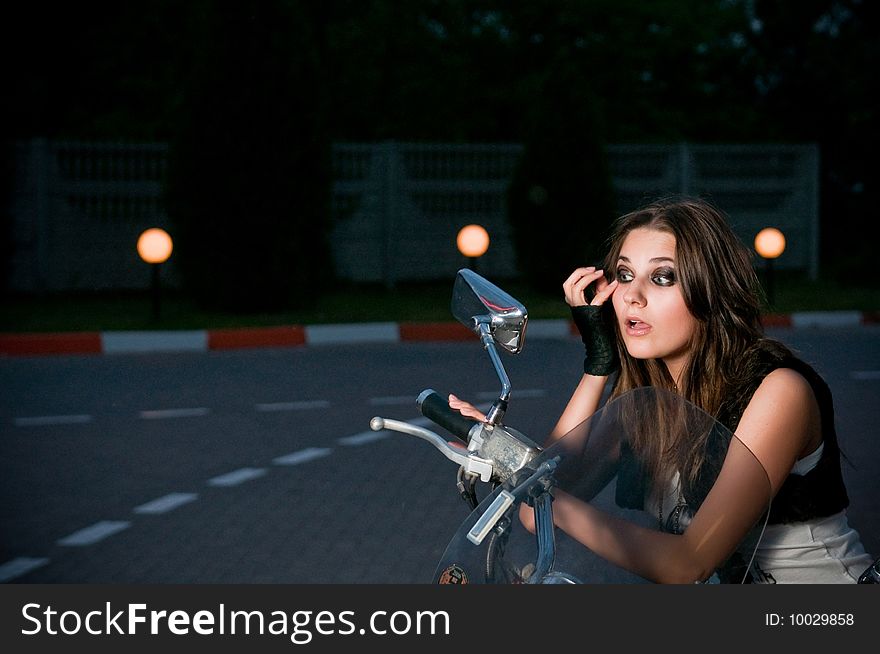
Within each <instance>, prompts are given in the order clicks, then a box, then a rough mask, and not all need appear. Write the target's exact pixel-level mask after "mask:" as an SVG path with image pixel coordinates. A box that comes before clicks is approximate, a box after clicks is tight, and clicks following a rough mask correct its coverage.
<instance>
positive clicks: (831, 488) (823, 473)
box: [718, 350, 849, 524]
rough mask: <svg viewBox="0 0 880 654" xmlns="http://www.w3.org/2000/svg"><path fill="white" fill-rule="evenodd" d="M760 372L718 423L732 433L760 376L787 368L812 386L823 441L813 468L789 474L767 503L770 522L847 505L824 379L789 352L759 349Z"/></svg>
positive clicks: (795, 519) (824, 513) (831, 406)
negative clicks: (768, 503)
mask: <svg viewBox="0 0 880 654" xmlns="http://www.w3.org/2000/svg"><path fill="white" fill-rule="evenodd" d="M761 358H762V360H761V363H762V367H761V371H760V374H759V375H757V376H756V377H755V378H753V379H752V380H750V382H749V383H748V385H747V387H746V392H745V393H742V394H737V395H738V397H739V398H741V399H740V400H739V401H738V402H736V403H735V404H734V405H733V406H727V407H724V408H723V409H722V411H721V413H720V414H719V416H718V420H719V422H721V423H722V424H724V425H726V426H727V427H728V428H729V429H730V430H731V431H733V432H736V428H737V426H738V425H739V420H740V418H741V417H742V414H743V412H744V411H745V408H746V406H747V405H748V403H749V401H750V400H751V399H752V396H753V395H754V394H755V391H756V390H757V389H758V386H760V384H761V382H762V381H764V378H765V377H766V376H767V375H769V374H770V373H771V372H773V371H774V370H777V369H779V368H790V369H792V370H794V371H795V372H797V373H798V374H800V375H801V376H802V377H803V378H804V379H806V380H807V382H808V383H809V384H810V387H811V388H812V389H813V394H814V395H815V396H816V401H817V402H818V404H819V417H820V421H821V432H822V442H823V443H824V444H825V446H824V449H823V451H822V456H821V457H820V458H819V462H818V463H817V464H816V467H815V468H813V469H812V470H810V471H809V472H808V473H807V474H805V475H795V474H789V475H788V477H787V478H786V480H785V482H784V483H783V484H782V487H781V488H780V489H779V492H778V493H777V494H776V497H774V498H773V502H772V503H771V505H770V517H769V519H768V522H769V523H770V524H779V523H786V522H803V521H804V520H810V519H812V518H821V517H825V516H829V515H833V514H835V513H838V512H840V511H842V510H843V509H845V508H846V507H847V506H849V497H848V496H847V494H846V487H845V486H844V483H843V473H842V471H841V467H840V456H841V455H840V446H839V445H838V443H837V431H836V430H835V428H834V404H833V401H832V398H831V389H829V388H828V384H826V383H825V380H823V379H822V377H821V376H820V375H819V373H817V372H816V371H815V370H813V368H812V367H810V366H809V365H808V364H807V363H805V362H803V361H801V360H800V359H798V358H797V357H794V356H792V355H791V354H789V353H784V352H779V351H772V350H770V351H767V350H765V351H762V352H761Z"/></svg>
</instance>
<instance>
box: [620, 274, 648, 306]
mask: <svg viewBox="0 0 880 654" xmlns="http://www.w3.org/2000/svg"><path fill="white" fill-rule="evenodd" d="M625 288H626V290H625V291H624V293H623V301H624V302H626V303H627V304H636V305H639V306H644V304H645V294H644V293H643V292H642V286H641V284H640V283H639V282H636V281H635V280H633V281H632V282H630V283H629V284H627V285H626V287H625Z"/></svg>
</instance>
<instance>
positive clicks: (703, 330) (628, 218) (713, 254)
mask: <svg viewBox="0 0 880 654" xmlns="http://www.w3.org/2000/svg"><path fill="white" fill-rule="evenodd" d="M638 228H648V229H655V230H659V231H662V232H666V233H669V234H671V235H672V236H674V237H675V259H676V277H677V280H678V284H679V286H680V289H681V293H682V296H683V297H684V301H685V305H686V306H687V308H688V310H689V311H690V313H691V315H693V317H694V318H695V319H696V324H697V327H696V329H695V331H694V334H693V336H692V338H691V341H690V343H689V351H690V352H691V356H690V357H688V360H687V362H686V363H685V367H684V369H683V370H682V374H681V379H680V380H679V387H678V388H676V385H675V383H674V382H673V379H672V377H671V376H670V374H669V372H668V370H667V368H666V365H665V364H664V363H663V362H662V361H661V360H659V359H636V358H634V357H632V356H630V355H629V354H628V352H627V350H626V347H625V345H624V343H623V339H622V337H621V334H620V323H619V321H617V320H615V321H614V323H615V325H616V329H615V337H616V341H617V349H618V354H619V355H620V362H621V370H620V374H619V376H618V378H617V381H616V383H615V386H614V389H613V391H612V397H617V396H619V395H621V394H623V393H625V392H626V391H629V390H632V389H634V388H638V387H641V386H654V387H657V388H663V389H667V390H670V391H676V392H678V393H680V394H681V395H683V396H684V397H685V398H686V399H688V400H690V402H692V403H693V404H695V405H696V406H698V407H699V408H701V409H702V410H703V411H705V412H707V413H708V414H710V415H712V416H717V415H718V412H719V410H720V409H721V407H722V405H723V404H724V402H725V399H726V398H727V397H728V396H729V395H730V393H731V392H732V391H733V388H734V386H735V383H736V380H737V379H738V378H741V376H742V373H743V372H744V370H743V366H744V365H745V364H746V363H747V362H748V361H750V360H753V359H754V356H753V354H754V348H755V347H756V345H757V344H758V343H759V342H760V341H761V339H762V329H761V323H760V304H761V294H760V293H761V291H760V284H759V282H758V278H757V275H756V274H755V270H754V268H753V266H752V261H751V253H750V251H749V250H747V249H746V247H745V246H744V245H743V244H742V243H741V242H740V241H739V239H738V238H737V236H736V234H735V233H734V232H733V230H732V229H731V227H730V225H729V224H728V221H727V218H726V216H725V215H724V214H723V213H722V212H721V211H720V210H718V209H717V208H715V207H714V206H712V205H711V204H710V203H709V202H707V201H705V200H702V199H694V198H667V199H663V200H658V201H656V202H653V203H651V204H648V205H646V206H644V207H642V208H640V209H638V210H636V211H633V212H632V213H628V214H626V215H624V216H621V217H620V218H618V219H617V221H616V222H615V223H614V225H613V226H612V231H611V235H610V237H609V240H608V250H607V251H608V255H607V258H606V260H605V267H604V269H605V270H606V275H609V276H613V275H614V272H613V271H615V270H616V269H617V261H618V258H619V256H620V250H621V248H622V246H623V241H624V239H625V238H626V236H627V235H628V234H629V233H630V232H631V231H632V230H634V229H638ZM694 353H699V356H694V355H693V354H694ZM662 431H666V430H662ZM676 433H677V432H676V430H675V429H671V430H669V436H668V437H667V438H665V439H664V438H663V436H662V435H661V434H658V433H656V432H655V433H654V435H653V436H652V437H650V438H649V439H648V440H647V441H645V442H643V443H642V444H641V445H642V446H643V447H648V449H651V450H654V454H653V455H651V456H649V459H650V460H652V461H653V462H654V463H655V464H657V465H660V462H661V460H662V461H665V462H666V463H674V465H675V467H676V468H677V469H679V470H682V464H683V462H691V463H690V464H687V463H686V464H685V465H684V468H686V469H687V470H686V471H685V470H682V472H683V474H686V476H691V475H692V474H696V468H697V467H698V465H699V464H698V462H699V459H700V458H701V455H700V452H702V451H703V448H704V445H705V443H703V442H701V439H700V438H699V437H693V436H694V435H691V436H692V438H691V439H689V440H688V441H687V442H681V437H679V436H675V435H674V434H676ZM645 454H647V453H645Z"/></svg>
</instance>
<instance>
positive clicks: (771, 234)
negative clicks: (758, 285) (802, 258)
mask: <svg viewBox="0 0 880 654" xmlns="http://www.w3.org/2000/svg"><path fill="white" fill-rule="evenodd" d="M784 250H785V235H784V234H783V233H782V232H781V231H779V230H778V229H776V228H775V227H765V228H764V229H762V230H761V231H760V232H758V235H757V236H755V251H756V252H757V253H758V254H759V255H761V256H762V257H763V258H764V262H765V268H766V278H767V301H768V302H769V304H770V306H773V302H774V300H773V260H774V259H776V258H777V257H779V255H780V254H782V252H783V251H784Z"/></svg>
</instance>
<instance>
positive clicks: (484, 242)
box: [455, 225, 489, 272]
mask: <svg viewBox="0 0 880 654" xmlns="http://www.w3.org/2000/svg"><path fill="white" fill-rule="evenodd" d="M455 244H456V245H457V246H458V251H459V252H461V253H462V254H463V255H464V256H466V257H467V258H468V267H469V268H470V269H471V270H473V271H474V272H476V270H477V258H479V257H481V256H483V255H484V254H485V253H486V250H488V249H489V233H488V232H487V231H486V230H485V229H484V228H483V227H482V226H480V225H466V226H465V227H462V228H461V229H460V230H459V231H458V236H457V237H456V239H455Z"/></svg>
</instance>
